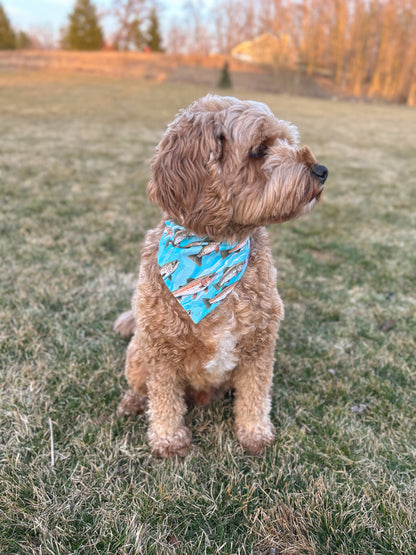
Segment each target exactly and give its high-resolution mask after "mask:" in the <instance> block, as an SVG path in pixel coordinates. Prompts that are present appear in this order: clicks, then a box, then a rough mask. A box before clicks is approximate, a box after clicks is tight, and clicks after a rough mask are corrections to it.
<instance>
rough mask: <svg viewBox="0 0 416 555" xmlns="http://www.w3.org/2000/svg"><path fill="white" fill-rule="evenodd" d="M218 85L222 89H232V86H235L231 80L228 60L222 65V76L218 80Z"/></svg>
mask: <svg viewBox="0 0 416 555" xmlns="http://www.w3.org/2000/svg"><path fill="white" fill-rule="evenodd" d="M218 86H219V87H220V88H221V89H231V88H232V86H233V85H232V82H231V75H230V70H229V66H228V62H225V63H224V65H223V67H222V70H221V77H220V80H219V82H218Z"/></svg>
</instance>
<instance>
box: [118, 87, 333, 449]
mask: <svg viewBox="0 0 416 555" xmlns="http://www.w3.org/2000/svg"><path fill="white" fill-rule="evenodd" d="M327 175H328V170H327V168H326V167H325V166H322V165H319V164H317V163H316V160H315V158H314V156H313V154H312V153H311V151H310V150H309V148H308V147H306V146H304V147H301V146H300V145H299V138H298V131H297V129H296V127H295V126H293V125H292V124H290V123H288V122H286V121H282V120H279V119H277V118H276V117H275V116H274V115H273V113H272V112H271V111H270V109H269V108H268V107H267V106H266V105H265V104H262V103H259V102H252V101H240V100H238V99H236V98H232V97H220V96H212V95H208V96H206V97H204V98H201V99H199V100H197V101H195V102H194V103H193V104H191V105H190V106H189V107H188V108H187V109H184V110H182V111H181V112H179V114H178V115H177V117H176V118H175V119H174V121H173V122H172V123H171V124H170V125H169V126H168V128H167V130H166V132H165V134H164V136H163V138H162V140H161V142H160V144H159V146H158V147H157V150H156V154H155V156H154V158H153V162H152V168H151V180H150V182H149V185H148V189H147V192H148V197H149V199H150V200H151V201H152V202H154V203H156V204H157V205H158V206H159V207H160V208H161V209H162V211H163V219H162V221H161V223H160V224H159V226H158V227H157V228H156V229H153V230H151V231H149V232H148V233H147V235H146V238H145V242H144V246H143V250H142V256H141V266H140V272H139V279H138V283H137V287H136V291H135V293H134V296H133V303H132V306H133V311H132V312H128V313H124V314H123V315H121V316H120V317H119V319H118V320H117V322H116V325H115V329H116V330H117V331H119V332H120V333H122V334H123V335H125V336H128V335H130V334H134V335H133V337H132V339H131V342H130V344H129V347H128V350H127V360H126V376H127V380H128V383H129V386H130V388H131V389H129V390H128V391H127V393H126V394H125V396H124V398H123V400H122V401H121V403H120V406H119V414H122V415H131V414H135V413H139V412H142V411H143V410H145V409H146V407H147V414H148V418H149V429H148V439H149V442H150V446H151V449H152V451H153V453H154V454H155V455H156V456H162V457H169V456H174V455H185V454H186V453H187V451H188V450H189V448H190V445H191V433H190V431H189V429H188V427H187V426H186V425H185V421H184V416H185V413H186V410H187V401H189V400H193V401H195V402H197V403H200V404H206V403H207V402H208V401H209V400H210V399H212V398H214V397H217V396H218V394H219V393H222V392H224V391H226V390H228V389H232V390H233V391H234V414H235V434H236V436H237V439H238V441H239V442H240V444H241V445H242V447H243V448H244V449H245V450H247V451H248V452H249V453H251V454H255V455H258V454H261V453H262V452H263V450H264V448H265V447H266V446H268V445H270V444H271V443H272V441H273V437H274V428H273V424H272V422H271V420H270V408H271V386H272V375H273V364H274V350H275V342H276V338H277V332H278V328H279V323H280V321H281V320H282V318H283V303H282V301H281V299H280V296H279V294H278V292H277V289H276V270H275V267H274V264H273V258H272V254H271V250H270V244H269V237H268V234H267V231H266V229H265V227H264V226H265V225H267V224H272V223H282V222H285V221H286V220H290V219H291V218H296V217H298V216H301V215H303V214H306V213H307V212H309V211H310V210H311V209H312V208H313V207H314V205H315V204H316V202H317V201H318V200H319V198H320V196H321V193H322V190H323V186H324V182H325V180H326V178H327Z"/></svg>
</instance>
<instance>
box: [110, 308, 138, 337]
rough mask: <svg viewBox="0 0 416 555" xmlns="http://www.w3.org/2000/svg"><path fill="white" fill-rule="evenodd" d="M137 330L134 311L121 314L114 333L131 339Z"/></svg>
mask: <svg viewBox="0 0 416 555" xmlns="http://www.w3.org/2000/svg"><path fill="white" fill-rule="evenodd" d="M135 328H136V321H135V319H134V316H133V311H132V310H128V311H127V312H123V314H120V316H119V317H118V318H117V320H116V322H115V324H114V331H116V332H117V333H119V334H120V335H121V336H122V337H131V336H132V335H133V334H134V330H135Z"/></svg>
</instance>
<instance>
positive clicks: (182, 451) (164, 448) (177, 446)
mask: <svg viewBox="0 0 416 555" xmlns="http://www.w3.org/2000/svg"><path fill="white" fill-rule="evenodd" d="M149 443H150V447H151V449H152V453H153V455H154V456H155V457H175V456H176V455H179V457H184V456H185V455H186V454H187V453H188V451H189V448H190V447H191V432H190V431H189V430H188V428H185V427H184V426H183V427H181V428H178V430H176V431H175V432H174V433H172V434H170V435H166V436H163V437H161V436H157V435H156V434H154V433H152V432H151V431H149Z"/></svg>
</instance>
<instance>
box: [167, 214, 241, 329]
mask: <svg viewBox="0 0 416 555" xmlns="http://www.w3.org/2000/svg"><path fill="white" fill-rule="evenodd" d="M165 224H166V225H165V229H164V230H163V234H162V237H161V239H160V243H159V251H158V255H157V261H158V264H159V269H160V273H161V276H162V278H163V281H164V282H165V284H166V286H167V287H168V289H169V291H171V293H172V295H173V296H174V297H175V298H176V300H177V301H178V302H179V303H180V305H181V306H182V307H183V309H184V310H186V312H187V313H188V314H189V316H190V317H191V319H192V321H193V322H194V323H195V324H197V323H198V322H199V321H200V320H202V318H204V316H206V315H207V314H209V313H210V312H211V311H212V310H214V308H216V307H217V306H218V305H219V304H220V302H221V301H223V300H224V299H225V298H226V297H227V295H229V293H231V291H232V290H233V289H234V287H235V286H236V284H237V282H238V281H239V280H240V279H241V277H242V276H243V274H244V272H245V270H246V268H247V263H248V257H249V254H250V239H245V240H244V241H240V242H237V243H232V244H229V243H225V242H221V243H219V242H216V241H212V240H210V239H209V238H208V237H197V236H196V235H193V234H192V232H190V231H187V230H186V229H185V228H184V227H182V226H180V225H177V224H175V222H173V221H172V220H168V221H167V222H165Z"/></svg>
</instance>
